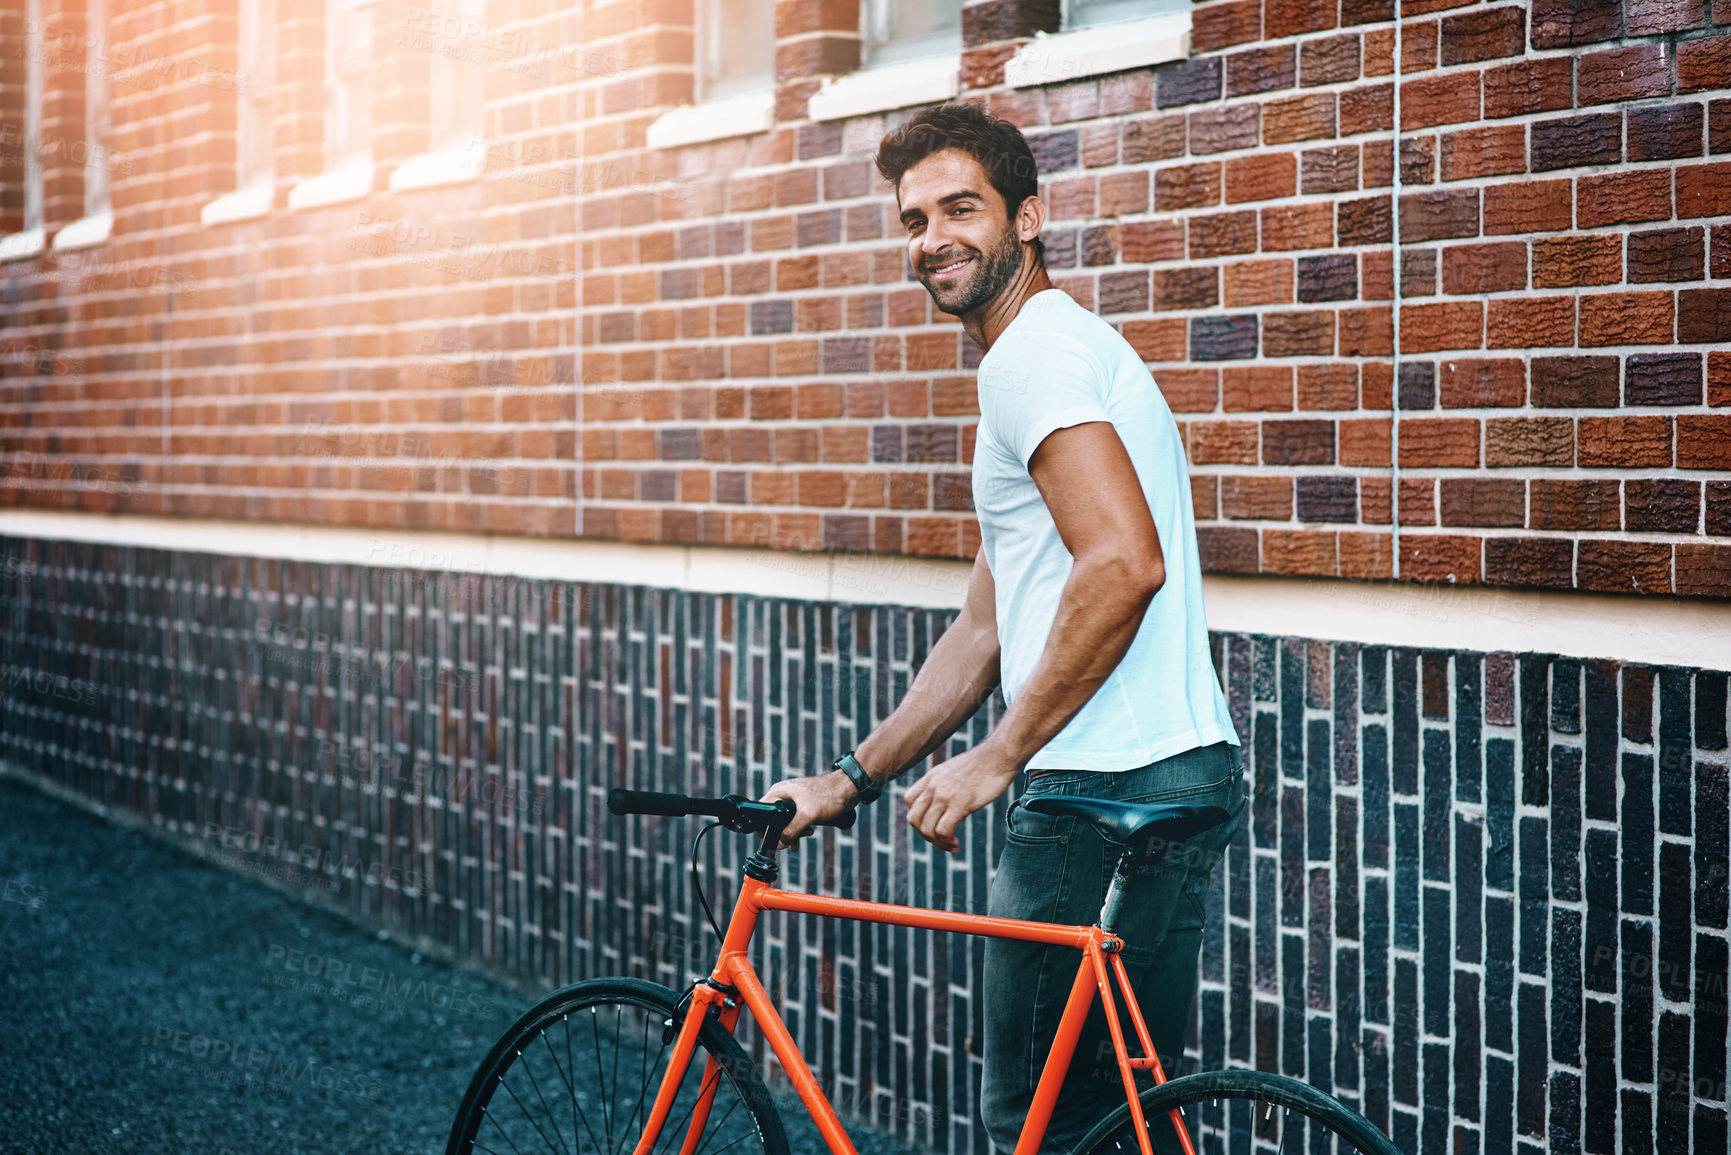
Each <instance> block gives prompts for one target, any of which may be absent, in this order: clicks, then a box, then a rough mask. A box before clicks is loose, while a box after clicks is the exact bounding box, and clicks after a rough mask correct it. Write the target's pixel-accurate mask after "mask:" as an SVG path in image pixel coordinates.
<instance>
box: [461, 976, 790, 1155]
mask: <svg viewBox="0 0 1731 1155" xmlns="http://www.w3.org/2000/svg"><path fill="white" fill-rule="evenodd" d="M678 1002H679V996H678V995H676V994H674V992H673V991H672V990H670V989H668V988H667V987H664V986H662V985H660V984H659V983H651V982H644V981H643V980H641V979H623V978H620V979H592V980H590V981H588V982H581V983H576V984H574V985H572V986H569V987H565V988H564V989H562V990H558V991H555V992H553V993H552V994H551V995H548V996H547V997H546V998H545V999H542V1000H541V1001H540V1002H539V1003H537V1004H536V1005H535V1006H534V1007H532V1008H531V1009H530V1010H529V1012H528V1013H527V1014H525V1015H524V1016H523V1017H522V1018H520V1019H518V1020H517V1022H516V1023H515V1024H513V1025H512V1027H511V1028H510V1030H508V1031H506V1032H505V1034H504V1036H503V1037H501V1038H500V1040H499V1041H498V1043H497V1044H495V1045H494V1047H493V1049H492V1051H491V1052H489V1053H488V1055H487V1057H486V1059H484V1060H483V1061H482V1062H481V1066H480V1068H479V1069H478V1070H477V1071H476V1072H475V1077H474V1079H473V1080H472V1081H471V1082H470V1084H469V1090H468V1093H467V1094H465V1095H464V1096H463V1103H462V1106H461V1107H460V1108H459V1109H458V1112H457V1119H456V1122H455V1123H453V1124H452V1126H451V1138H450V1141H449V1143H448V1144H447V1145H446V1147H445V1151H446V1155H471V1153H476V1152H478V1153H479V1155H541V1153H547V1155H553V1153H558V1155H576V1153H579V1152H581V1153H583V1155H590V1153H595V1155H631V1153H632V1152H633V1151H635V1150H636V1149H637V1145H638V1142H639V1140H640V1139H642V1137H643V1129H644V1127H645V1125H646V1124H647V1123H648V1121H649V1114H650V1110H651V1108H652V1107H653V1106H654V1105H655V1095H656V1092H657V1091H659V1090H660V1088H661V1079H662V1075H663V1074H665V1072H666V1070H667V1064H668V1061H669V1060H670V1059H671V1058H672V1056H673V1042H674V1038H675V1036H676V1035H677V1033H678V1027H679V1023H680V1022H681V1021H682V1015H681V1012H680V1010H679V1008H678ZM699 1122H701V1126H699V1125H698V1124H699ZM651 1150H652V1151H654V1152H657V1153H659V1152H663V1151H667V1152H675V1153H681V1152H682V1153H684V1155H719V1153H720V1152H722V1151H731V1152H739V1153H745V1155H787V1151H788V1148H787V1134H786V1132H785V1131H784V1130H783V1129H782V1125H781V1116H780V1115H779V1114H777V1112H776V1108H775V1103H774V1101H773V1100H772V1099H771V1098H770V1096H769V1091H768V1090H767V1089H766V1088H765V1087H764V1085H763V1078H762V1076H761V1075H759V1074H758V1070H757V1067H756V1065H755V1064H754V1063H753V1062H752V1061H751V1059H750V1057H749V1056H747V1055H746V1053H745V1050H744V1048H742V1047H741V1046H740V1045H739V1042H738V1041H737V1040H736V1039H734V1037H733V1036H732V1035H731V1034H730V1033H728V1032H727V1031H726V1030H724V1029H722V1027H721V1025H720V1024H719V1023H717V1022H715V1021H714V1020H713V1019H711V1020H710V1021H709V1022H707V1023H705V1024H704V1026H703V1028H702V1030H701V1031H700V1032H699V1034H698V1042H697V1050H696V1052H695V1053H694V1054H693V1055H692V1057H691V1065H690V1067H689V1068H688V1069H687V1070H686V1073H685V1078H684V1079H683V1080H681V1082H680V1087H679V1095H678V1097H677V1098H676V1099H675V1100H674V1103H673V1110H672V1112H671V1113H670V1114H669V1115H668V1117H667V1122H666V1125H665V1126H664V1127H663V1128H662V1130H661V1133H660V1134H659V1135H658V1136H656V1141H655V1143H654V1144H653V1146H652V1147H651Z"/></svg>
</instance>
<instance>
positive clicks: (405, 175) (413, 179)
mask: <svg viewBox="0 0 1731 1155" xmlns="http://www.w3.org/2000/svg"><path fill="white" fill-rule="evenodd" d="M482 155H483V154H482V152H481V150H480V149H479V148H478V147H476V146H474V145H459V146H458V147H456V148H447V149H443V150H441V151H439V152H424V153H422V154H421V155H420V156H412V157H410V158H409V159H408V160H405V161H404V162H403V163H402V164H400V165H398V166H397V167H396V168H395V169H393V170H392V171H391V180H390V187H391V191H392V192H404V191H407V190H409V189H417V188H438V187H439V186H440V185H447V184H461V183H463V182H464V181H470V180H474V179H475V178H476V177H478V176H480V175H481V159H482Z"/></svg>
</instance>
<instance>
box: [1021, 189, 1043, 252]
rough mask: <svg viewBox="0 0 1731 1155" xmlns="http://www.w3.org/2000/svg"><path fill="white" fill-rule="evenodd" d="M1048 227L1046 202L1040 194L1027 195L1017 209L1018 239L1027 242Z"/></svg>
mask: <svg viewBox="0 0 1731 1155" xmlns="http://www.w3.org/2000/svg"><path fill="white" fill-rule="evenodd" d="M1045 227H1046V202H1045V201H1043V200H1041V199H1040V198H1039V196H1038V194H1036V195H1034V196H1031V197H1027V198H1025V199H1024V200H1023V201H1022V204H1021V207H1020V208H1018V209H1017V210H1016V239H1017V240H1019V241H1023V242H1027V241H1031V240H1033V239H1034V238H1035V237H1037V236H1039V235H1040V230H1041V229H1043V228H1045Z"/></svg>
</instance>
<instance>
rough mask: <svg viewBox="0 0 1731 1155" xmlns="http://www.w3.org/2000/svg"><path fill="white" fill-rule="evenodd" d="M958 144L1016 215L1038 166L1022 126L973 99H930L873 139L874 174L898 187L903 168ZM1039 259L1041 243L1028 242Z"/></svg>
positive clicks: (1035, 188) (1032, 190) (1036, 182)
mask: <svg viewBox="0 0 1731 1155" xmlns="http://www.w3.org/2000/svg"><path fill="white" fill-rule="evenodd" d="M947 148H959V149H961V150H962V151H963V152H965V153H967V154H968V155H969V156H971V157H973V158H974V159H975V160H976V161H978V162H979V163H980V167H981V168H983V169H985V170H986V176H987V177H988V178H989V179H990V180H991V182H992V187H993V188H995V189H997V190H998V195H999V196H1001V197H1003V198H1004V212H1005V214H1006V215H1007V216H1008V217H1009V219H1010V220H1015V219H1016V210H1017V209H1019V208H1021V207H1022V202H1023V201H1025V200H1027V199H1028V198H1029V197H1031V196H1035V195H1037V194H1038V192H1039V189H1040V170H1039V166H1038V165H1037V164H1036V163H1035V161H1034V153H1033V150H1032V149H1030V148H1029V147H1028V139H1027V138H1026V137H1025V136H1023V135H1022V130H1021V129H1019V128H1017V127H1016V126H1015V125H1013V124H1011V123H1010V122H1009V121H1007V120H1000V119H999V118H998V117H995V116H992V115H991V114H989V113H988V112H986V110H985V109H984V108H982V107H981V106H980V105H978V104H974V103H960V102H957V103H953V104H934V105H932V106H931V107H930V108H922V109H920V111H918V112H916V113H914V114H913V115H912V116H911V117H909V118H908V119H907V121H906V122H904V123H903V124H902V125H901V126H900V127H898V128H896V129H894V130H893V131H891V132H889V133H888V134H886V135H885V136H884V138H883V140H882V142H880V143H879V144H878V155H877V169H878V175H879V176H882V177H883V178H884V179H885V180H886V181H888V182H889V183H890V187H892V188H894V189H896V190H897V193H898V195H899V193H900V190H901V182H902V174H903V173H905V172H907V171H908V169H910V168H912V167H914V165H916V164H918V163H919V162H920V161H922V160H924V159H926V157H928V156H931V155H932V154H933V153H935V152H942V151H943V150H944V149H947ZM1031 243H1032V244H1033V246H1034V257H1035V258H1036V259H1037V260H1044V259H1045V257H1046V244H1045V242H1044V241H1042V240H1041V239H1040V238H1039V237H1037V236H1036V237H1035V238H1034V239H1033V241H1032V242H1031Z"/></svg>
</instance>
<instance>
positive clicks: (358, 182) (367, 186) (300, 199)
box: [288, 164, 373, 209]
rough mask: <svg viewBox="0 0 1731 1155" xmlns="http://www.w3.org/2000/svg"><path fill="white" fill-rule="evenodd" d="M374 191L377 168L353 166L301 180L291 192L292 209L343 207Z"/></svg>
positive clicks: (289, 198) (366, 165)
mask: <svg viewBox="0 0 1731 1155" xmlns="http://www.w3.org/2000/svg"><path fill="white" fill-rule="evenodd" d="M372 191H373V166H372V165H370V164H362V165H352V166H350V167H348V168H339V169H334V170H332V171H330V172H323V173H320V174H319V175H318V176H315V177H312V178H310V179H308V180H303V181H301V183H299V184H297V185H295V186H294V188H292V189H290V190H289V195H288V207H289V208H291V209H317V208H323V207H324V206H326V205H340V204H342V203H343V202H344V201H354V200H360V199H361V198H362V197H364V196H366V195H367V194H368V193H370V192H372Z"/></svg>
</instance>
